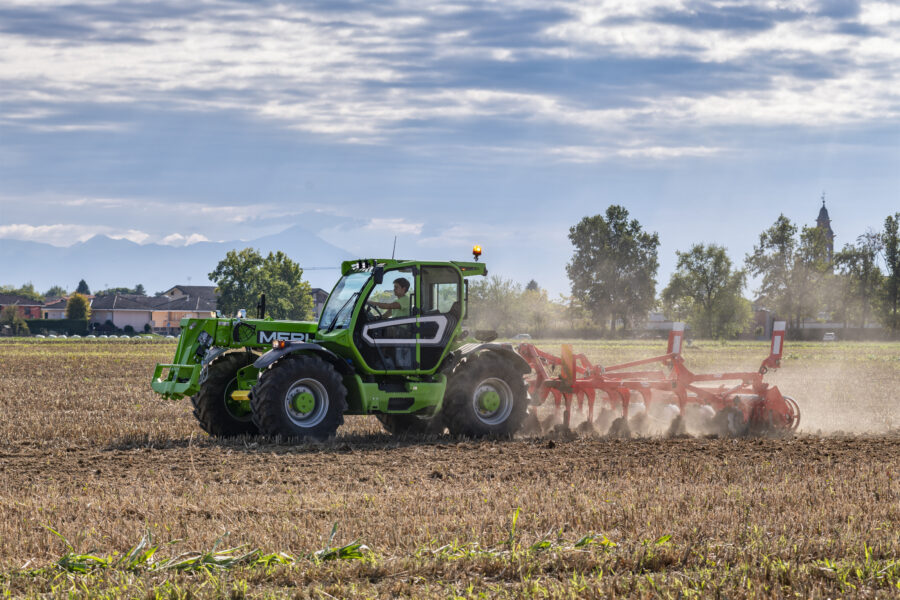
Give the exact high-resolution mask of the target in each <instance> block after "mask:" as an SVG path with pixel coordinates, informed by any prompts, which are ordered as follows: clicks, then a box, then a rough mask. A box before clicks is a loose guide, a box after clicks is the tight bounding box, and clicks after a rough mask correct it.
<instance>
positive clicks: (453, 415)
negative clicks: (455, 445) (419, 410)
mask: <svg viewBox="0 0 900 600" xmlns="http://www.w3.org/2000/svg"><path fill="white" fill-rule="evenodd" d="M442 412H443V414H444V420H445V422H446V423H447V427H448V429H449V430H450V433H451V434H453V435H465V436H470V437H488V436H490V437H511V436H512V435H513V434H515V433H516V432H517V431H518V430H519V428H520V427H521V426H522V421H524V419H525V416H526V414H527V412H528V394H527V392H526V389H525V382H524V380H523V379H522V374H521V373H519V372H518V371H517V370H516V368H515V367H514V366H513V365H512V364H511V363H510V362H509V361H507V360H504V359H503V358H502V357H500V356H496V355H493V354H487V353H485V354H480V355H478V356H475V357H473V358H470V359H468V360H467V361H466V362H465V363H464V364H462V365H461V366H460V367H459V368H457V369H456V371H454V372H453V374H452V375H451V376H450V381H449V382H448V384H447V395H446V398H445V400H444V408H443V410H442Z"/></svg>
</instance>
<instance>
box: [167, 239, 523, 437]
mask: <svg viewBox="0 0 900 600" xmlns="http://www.w3.org/2000/svg"><path fill="white" fill-rule="evenodd" d="M480 252H481V249H480V248H479V247H477V246H476V248H475V250H474V254H475V262H456V261H450V262H434V261H411V260H394V259H390V260H388V259H368V260H358V261H346V262H344V263H342V264H341V278H340V280H339V281H338V282H337V284H336V285H335V286H334V289H333V290H332V292H331V294H330V295H329V296H328V300H327V301H326V303H325V305H324V307H323V308H322V311H321V316H320V318H319V321H318V323H315V322H305V321H279V320H272V319H270V318H265V316H264V315H265V298H264V297H263V298H261V299H260V305H259V306H257V310H258V315H257V316H258V318H256V319H252V318H247V317H246V311H245V310H242V311H239V313H238V315H237V316H236V317H234V318H222V317H217V318H208V319H183V320H182V321H181V336H180V338H179V341H178V347H177V349H176V351H175V358H174V360H173V362H172V363H171V364H158V365H156V369H155V371H154V374H153V381H152V384H151V385H152V387H153V389H154V390H155V391H156V392H158V393H160V394H162V395H163V396H164V397H166V398H172V399H178V398H183V397H185V396H190V397H191V401H192V403H193V405H194V415H195V416H196V417H197V420H198V421H199V422H200V425H201V427H203V429H204V430H205V431H206V432H207V433H209V434H210V435H213V436H217V437H229V436H237V435H257V434H262V435H266V436H280V437H281V438H291V439H299V440H324V439H328V438H330V437H332V436H333V435H334V434H335V432H336V430H337V428H338V427H339V426H340V425H341V424H342V423H343V422H344V415H345V414H347V415H368V414H372V415H375V416H376V417H377V418H378V419H379V420H380V421H381V423H382V424H383V425H384V428H385V429H387V430H388V431H389V432H391V433H392V434H397V435H401V434H421V433H428V432H433V433H439V432H443V431H444V429H445V428H446V429H448V430H449V431H450V433H451V434H454V435H464V436H471V437H485V436H491V437H493V436H498V437H506V436H511V435H512V434H514V433H515V432H516V431H517V430H518V429H519V427H520V425H521V424H522V421H523V420H524V419H525V417H526V413H527V409H528V395H527V392H526V386H525V383H524V379H523V376H524V375H525V374H527V373H529V372H530V371H531V368H530V367H529V365H528V363H527V362H526V361H525V360H524V359H523V358H522V357H521V356H519V355H518V354H517V353H516V352H515V351H514V350H513V348H512V346H510V345H507V344H498V343H491V342H492V341H493V339H494V337H496V336H495V334H493V332H476V334H475V336H474V337H471V336H470V335H469V333H468V332H467V331H466V330H465V329H464V328H463V320H464V319H465V317H466V312H467V309H468V281H467V279H466V278H467V277H471V276H484V275H487V268H486V266H485V264H484V263H481V262H478V257H479V255H480Z"/></svg>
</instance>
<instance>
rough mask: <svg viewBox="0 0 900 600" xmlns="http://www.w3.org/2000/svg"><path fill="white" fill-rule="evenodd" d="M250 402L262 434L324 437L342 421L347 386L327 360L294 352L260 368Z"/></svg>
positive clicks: (307, 437)
mask: <svg viewBox="0 0 900 600" xmlns="http://www.w3.org/2000/svg"><path fill="white" fill-rule="evenodd" d="M250 405H251V407H252V409H253V422H254V423H256V425H257V427H259V432H260V433H262V434H263V435H270V436H281V437H283V438H300V439H311V440H326V439H328V438H331V437H333V436H334V434H335V432H336V431H337V428H338V427H340V426H341V424H343V422H344V411H345V410H347V389H346V388H345V387H344V384H343V382H342V381H341V377H340V375H338V372H337V371H336V370H335V368H334V367H333V366H332V365H330V364H329V363H327V362H325V361H324V360H322V359H321V358H318V357H315V356H303V355H299V356H298V355H294V356H289V357H287V358H284V359H282V360H280V361H278V362H276V363H275V364H274V365H272V366H271V367H270V368H269V369H268V370H266V371H263V373H262V374H261V375H260V378H259V383H258V384H257V385H256V387H254V388H253V393H252V394H251V396H250Z"/></svg>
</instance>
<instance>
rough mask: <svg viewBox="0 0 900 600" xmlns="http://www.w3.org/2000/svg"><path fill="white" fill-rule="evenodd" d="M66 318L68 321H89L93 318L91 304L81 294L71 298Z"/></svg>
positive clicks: (67, 303) (67, 306)
mask: <svg viewBox="0 0 900 600" xmlns="http://www.w3.org/2000/svg"><path fill="white" fill-rule="evenodd" d="M66 318H67V319H89V318H91V304H90V302H88V299H87V298H86V297H85V296H82V295H81V294H78V293H75V294H72V295H71V296H69V300H68V301H67V302H66Z"/></svg>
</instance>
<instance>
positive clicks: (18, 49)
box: [0, 1, 900, 143]
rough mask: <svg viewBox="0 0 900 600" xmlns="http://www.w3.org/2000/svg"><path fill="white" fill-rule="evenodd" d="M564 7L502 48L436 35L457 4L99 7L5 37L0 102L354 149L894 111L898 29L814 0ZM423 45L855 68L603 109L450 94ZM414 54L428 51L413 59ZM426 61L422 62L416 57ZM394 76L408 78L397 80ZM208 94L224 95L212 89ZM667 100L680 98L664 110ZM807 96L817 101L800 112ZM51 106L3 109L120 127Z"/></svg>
mask: <svg viewBox="0 0 900 600" xmlns="http://www.w3.org/2000/svg"><path fill="white" fill-rule="evenodd" d="M48 4H52V3H48ZM557 6H560V7H566V8H568V9H569V10H571V11H572V13H573V18H572V19H569V20H565V21H562V22H560V23H557V24H553V25H551V26H548V27H547V28H546V29H545V30H544V31H543V32H541V35H542V36H543V37H544V38H546V39H549V40H553V41H556V42H558V44H559V45H557V46H556V47H552V48H549V49H548V48H544V47H541V46H535V47H533V48H529V47H528V46H527V45H526V46H525V47H523V48H520V47H518V46H516V45H513V46H511V47H504V45H503V43H501V42H500V41H498V43H496V44H493V45H478V44H476V43H473V42H472V41H471V40H470V39H469V37H468V33H469V30H467V29H465V28H464V27H463V26H460V29H458V30H452V31H450V32H444V31H441V30H440V29H438V30H437V33H435V31H436V30H435V29H434V28H432V27H431V26H430V25H431V24H432V20H434V21H435V22H440V19H442V18H443V17H444V16H445V15H446V14H447V13H454V12H455V13H460V12H461V11H462V10H463V7H458V6H449V7H447V6H444V7H430V8H429V7H422V6H421V5H419V4H418V3H410V4H408V5H406V6H402V5H401V9H402V10H398V11H396V13H395V14H393V15H385V14H376V12H375V11H371V12H370V11H367V10H366V9H361V10H356V11H347V12H342V11H339V10H338V11H316V10H314V9H308V8H304V7H293V6H290V5H283V4H282V5H277V6H274V7H273V6H260V7H255V6H235V5H232V4H227V3H216V2H213V3H211V4H207V5H205V6H204V9H203V11H202V12H200V13H198V14H197V15H195V16H189V17H170V16H167V15H166V14H165V12H163V11H160V12H159V13H158V15H157V16H149V12H150V11H147V12H148V16H145V17H143V18H141V19H134V20H130V21H128V20H126V21H113V20H109V21H106V20H103V19H102V18H100V17H94V18H92V20H91V21H89V22H88V21H85V22H86V24H89V25H90V26H91V27H94V28H96V29H97V31H98V35H96V36H85V37H83V38H81V39H78V40H74V39H70V40H67V43H65V44H59V43H45V42H43V41H36V38H32V37H29V36H23V35H13V34H0V44H2V46H3V47H4V57H5V60H4V61H3V62H0V90H3V91H0V100H6V101H21V102H28V101H31V102H34V101H42V102H49V103H51V104H58V105H65V104H66V103H74V102H91V103H144V102H151V103H155V104H161V105H175V106H176V107H182V108H186V109H190V110H202V111H223V110H237V111H242V112H247V113H251V114H254V115H256V116H259V117H261V118H266V119H276V120H279V121H283V122H285V124H286V125H287V126H288V127H291V128H294V129H298V130H303V131H308V132H312V133H316V134H321V135H324V136H328V137H333V138H336V139H338V140H341V141H344V142H349V143H375V142H382V141H385V139H386V136H388V135H389V134H390V133H391V132H392V131H393V130H394V129H395V128H397V127H400V126H402V125H403V123H405V122H408V121H428V120H434V119H443V120H446V119H468V118H475V117H478V118H491V117H497V116H505V117H510V118H519V119H525V120H529V121H539V122H540V121H544V122H550V123H562V124H568V125H577V126H587V127H592V128H597V129H605V128H608V127H610V126H613V125H615V124H623V122H624V121H623V120H627V119H636V118H644V117H647V116H649V117H651V118H652V123H651V124H652V125H654V126H656V127H666V128H669V129H671V128H672V127H673V124H675V123H678V121H677V119H678V118H679V117H680V116H682V115H688V116H690V117H691V118H692V119H693V121H692V124H699V125H703V124H721V123H729V124H772V123H784V122H788V121H790V122H796V119H800V122H801V123H803V124H805V125H808V126H814V125H829V124H835V123H845V122H858V121H861V120H872V119H883V118H885V116H889V117H894V116H896V114H897V109H896V91H895V90H896V89H897V81H896V79H897V77H896V73H895V72H892V71H890V70H888V69H886V68H884V67H878V65H891V64H896V63H897V62H898V60H900V36H891V35H886V34H885V35H881V36H880V37H877V38H872V37H870V38H868V39H862V40H860V39H859V38H858V37H855V36H847V35H843V34H840V33H836V32H834V31H833V29H832V23H831V22H830V21H829V20H827V19H824V18H818V17H815V16H814V15H813V12H814V11H813V9H814V5H813V4H812V3H811V2H805V1H803V2H791V1H783V2H782V1H779V2H768V3H763V4H759V3H756V4H753V5H751V8H753V7H757V8H766V9H781V10H791V11H795V12H805V13H806V14H807V16H806V17H803V18H799V19H795V20H791V21H784V22H780V23H776V24H775V25H774V26H773V27H772V28H770V29H761V30H759V31H740V32H738V33H735V32H734V31H729V30H716V29H700V28H687V27H682V26H679V25H676V24H668V23H661V22H656V21H653V20H650V19H648V18H647V17H648V16H649V15H650V14H651V13H653V12H654V11H657V10H660V9H666V10H686V5H685V4H684V3H683V2H676V1H656V2H628V1H617V2H607V1H603V2H577V3H567V4H566V3H563V4H558V5H557ZM524 7H539V8H546V5H545V4H543V3H531V2H519V3H515V4H514V5H513V6H511V7H510V10H515V9H517V8H524ZM687 8H690V7H687ZM111 10H114V9H111ZM416 11H418V14H416ZM892 14H894V15H895V14H896V13H895V12H894V11H893V9H892V8H891V5H890V4H889V3H871V4H867V5H866V6H865V7H864V9H863V12H862V21H863V22H865V23H871V24H875V25H883V26H885V27H888V26H890V19H891V18H892V17H891V15H892ZM623 18H624V19H625V20H623ZM104 35H108V36H113V35H128V36H133V37H135V38H143V39H146V40H148V41H149V42H151V43H148V44H122V43H117V44H115V47H114V49H113V48H112V47H111V42H107V41H104ZM560 46H561V47H560ZM429 51H430V52H433V53H434V54H433V56H434V57H435V60H442V59H447V58H448V57H451V58H452V57H457V58H458V57H466V58H470V59H472V58H474V59H476V60H483V61H487V62H493V63H498V62H500V63H508V62H509V61H514V60H515V59H516V57H518V56H520V55H522V54H527V53H533V54H534V55H541V54H543V55H545V56H554V57H556V60H558V61H559V63H560V64H559V66H560V67H561V68H562V67H565V63H566V60H567V59H568V58H583V59H602V58H604V57H609V56H618V57H624V58H663V57H684V56H690V57H692V58H694V59H698V60H700V61H704V62H707V63H709V64H710V65H713V66H714V65H722V64H726V63H728V62H731V61H742V62H743V63H744V64H752V63H753V62H754V61H755V60H756V57H757V56H760V55H767V56H771V55H781V56H784V57H786V58H787V59H789V58H790V56H791V55H792V53H793V54H798V55H803V56H811V57H814V59H815V60H820V61H822V62H823V63H825V64H827V63H828V62H829V61H830V59H829V58H828V55H834V56H841V57H842V59H843V60H845V61H846V62H847V63H849V64H852V65H855V66H856V68H851V69H848V70H847V71H846V72H845V73H842V74H838V75H836V76H835V78H833V79H830V80H827V81H822V82H817V83H816V84H815V85H816V87H817V89H816V90H815V92H812V91H811V90H810V89H809V86H810V82H809V80H806V79H803V78H802V77H798V76H793V75H790V74H785V75H783V76H780V77H778V78H777V79H776V80H774V81H773V82H772V83H773V84H774V85H772V86H768V85H767V86H765V87H764V88H760V89H757V90H750V91H743V92H723V93H719V92H715V91H710V92H706V93H693V94H691V95H681V96H677V95H676V96H674V97H673V96H672V95H669V94H665V93H663V94H662V97H652V98H644V97H640V96H637V97H635V98H634V100H635V102H632V103H631V108H628V109H621V110H620V109H610V110H604V109H598V108H597V107H593V106H590V105H585V104H584V103H582V102H576V101H573V100H570V99H569V98H567V97H566V96H565V94H564V93H563V92H561V91H559V90H552V89H548V90H546V91H543V92H534V93H518V92H515V93H514V92H507V91H503V90H501V89H484V88H483V86H481V87H480V86H477V85H472V86H470V87H468V88H452V89H450V88H447V89H445V88H442V87H441V86H440V85H439V84H434V85H432V86H428V85H415V86H406V85H404V84H405V83H406V82H407V81H409V80H410V78H411V77H418V74H415V73H416V71H415V70H411V69H410V67H411V66H415V67H422V66H425V67H427V66H428V64H429V62H428V61H429V60H431V59H429V58H428V54H427V53H428V52H429ZM420 55H424V56H425V58H424V59H420V58H416V59H415V60H413V59H411V58H410V57H411V56H417V57H418V56H420ZM419 60H424V61H426V62H425V63H424V64H419V63H418V61H419ZM763 68H764V67H763ZM699 76H702V75H699ZM763 79H765V78H763ZM29 81H30V82H33V85H32V86H29V85H28V82H29ZM373 83H377V84H380V85H375V86H373ZM498 83H499V82H498ZM7 84H8V85H7ZM397 84H400V87H392V86H395V85H397ZM210 89H215V90H219V92H218V93H216V94H213V95H207V94H206V93H205V92H206V91H207V90H210ZM196 92H202V94H196ZM673 104H674V105H675V107H674V108H669V107H670V106H671V105H673ZM810 104H812V108H813V110H812V111H804V110H803V108H804V107H807V106H809V105H810ZM48 112H52V111H50V110H49V109H34V110H32V111H31V112H28V111H25V112H21V111H19V112H18V113H17V114H16V115H14V116H7V117H6V118H7V119H12V120H16V122H19V123H32V126H33V127H35V128H37V129H38V130H44V131H60V130H62V131H71V130H74V129H84V128H86V129H100V130H104V129H105V130H116V129H120V128H121V127H122V125H121V124H119V123H114V122H102V123H82V122H79V123H53V122H47V121H46V120H45V119H46V118H47V117H48ZM623 142H625V143H628V142H629V140H627V139H623Z"/></svg>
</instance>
